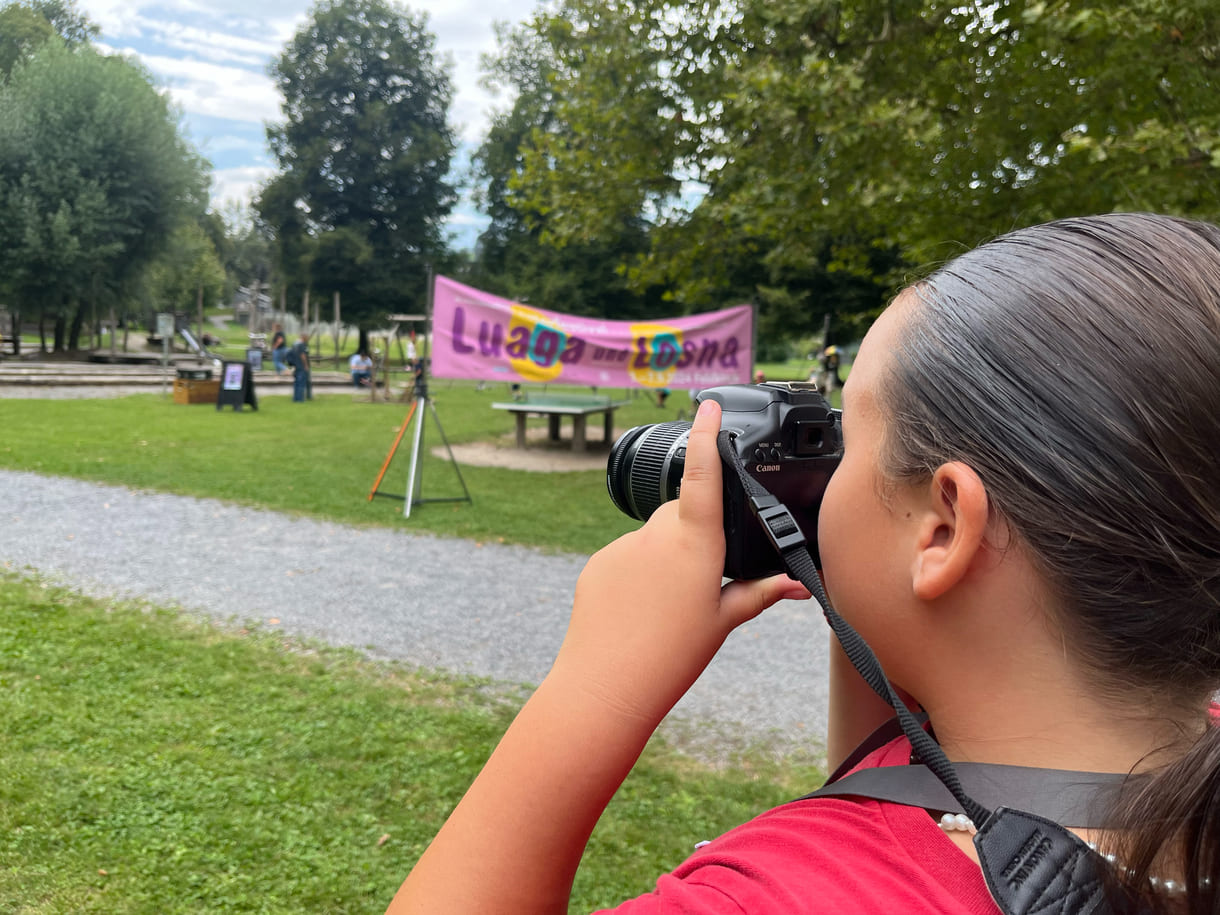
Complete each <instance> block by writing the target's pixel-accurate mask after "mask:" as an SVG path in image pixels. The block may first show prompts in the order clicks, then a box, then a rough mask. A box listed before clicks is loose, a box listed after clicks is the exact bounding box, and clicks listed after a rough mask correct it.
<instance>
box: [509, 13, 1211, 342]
mask: <svg viewBox="0 0 1220 915" xmlns="http://www.w3.org/2000/svg"><path fill="white" fill-rule="evenodd" d="M527 32H528V35H529V40H530V41H532V42H534V43H537V44H538V45H540V46H541V47H542V48H543V50H544V54H543V58H544V59H545V60H546V61H547V62H548V69H547V71H546V74H545V75H546V77H547V82H546V96H545V98H546V99H547V100H548V105H549V107H548V114H549V117H548V119H547V120H546V121H545V122H543V121H539V122H537V123H536V124H535V125H534V127H533V129H532V130H531V131H530V133H529V135H528V137H526V138H525V139H523V140H522V141H521V142H520V143H519V145H518V147H517V157H518V161H517V162H516V164H515V166H514V171H513V174H512V178H511V180H509V181H508V182H507V194H506V200H507V203H508V204H509V205H510V206H511V207H513V208H514V209H515V210H517V212H518V213H520V214H522V215H523V216H524V217H526V218H530V217H531V216H532V214H539V216H540V217H544V218H545V224H544V228H545V233H544V235H543V236H542V237H541V240H542V241H548V240H551V241H554V242H555V243H557V244H564V243H575V242H587V241H588V240H589V239H605V238H610V237H613V235H612V233H613V231H614V227H616V226H619V225H622V224H623V223H624V221H625V220H631V219H644V220H646V222H647V224H648V234H649V239H650V249H649V252H648V254H647V255H646V256H645V257H643V258H641V259H638V260H636V261H634V262H633V261H631V260H630V259H627V260H624V267H625V268H626V269H627V271H628V274H627V275H628V277H629V278H630V280H631V282H632V284H633V286H634V288H636V289H639V288H643V287H645V286H657V285H659V286H662V287H664V288H666V289H669V290H671V294H672V296H673V297H674V298H676V299H677V300H678V301H680V302H683V303H688V304H690V305H695V304H700V305H701V304H703V303H709V302H714V301H721V302H723V301H724V300H725V299H727V298H734V297H741V298H747V299H749V300H752V301H755V302H756V303H758V304H760V306H761V307H762V323H763V325H764V327H766V328H767V330H768V333H770V334H775V333H784V331H785V329H786V330H787V333H789V334H790V335H806V334H809V333H810V332H812V331H814V330H815V329H817V328H818V325H820V323H821V321H822V319H823V317H824V315H826V314H827V313H830V314H831V315H832V316H834V320H835V322H836V325H837V326H838V327H839V332H841V333H842V334H843V335H850V331H851V330H852V327H851V324H852V323H853V322H856V323H859V322H862V321H863V320H865V319H867V317H868V316H869V315H870V314H871V313H873V312H875V311H876V309H877V308H878V307H879V306H880V305H881V304H882V302H883V301H884V298H885V296H886V295H887V294H888V292H889V291H891V290H892V288H893V287H894V285H895V284H896V283H897V282H900V281H902V280H904V279H905V278H906V277H907V274H908V273H910V272H917V270H916V268H918V267H919V265H923V264H925V263H927V262H929V261H939V260H942V259H944V258H945V257H947V256H949V255H951V254H952V253H954V250H953V248H951V247H950V245H952V246H957V245H963V246H965V245H973V244H976V243H977V242H979V241H981V240H983V239H984V238H987V237H990V236H993V235H995V234H998V233H1000V232H1003V231H1006V230H1008V229H1011V228H1014V227H1017V226H1021V225H1026V224H1031V223H1035V222H1040V221H1044V220H1047V219H1051V218H1055V217H1060V216H1067V215H1078V214H1082V213H1091V212H1107V211H1111V210H1115V209H1150V210H1156V211H1165V212H1174V213H1182V214H1188V215H1192V216H1197V217H1202V218H1210V219H1217V218H1220V182H1218V181H1217V179H1218V178H1220V102H1217V99H1218V98H1220V93H1218V92H1217V89H1218V88H1220V87H1218V86H1217V73H1220V19H1217V17H1216V16H1215V12H1214V3H1212V2H1211V0H1184V2H1179V3H1173V4H1170V3H1167V2H1165V0H1134V2H1130V3H1122V4H1117V3H1112V2H1110V0H1071V2H1069V0H1000V2H996V3H987V4H978V3H961V2H958V0H952V2H950V0H899V2H894V0H712V2H710V3H705V4H703V5H702V6H701V7H700V8H699V10H698V12H697V14H696V13H695V11H694V10H693V9H692V7H690V5H689V4H684V3H678V2H673V0H605V2H603V0H564V2H560V3H558V4H556V5H554V6H552V7H547V8H545V9H544V10H543V11H542V12H540V13H539V14H538V15H537V16H536V17H535V18H534V19H533V20H532V21H531V22H530V23H529V24H528V25H527ZM835 335H836V336H838V335H839V333H836V334H835Z"/></svg>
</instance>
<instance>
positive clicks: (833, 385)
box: [818, 344, 843, 394]
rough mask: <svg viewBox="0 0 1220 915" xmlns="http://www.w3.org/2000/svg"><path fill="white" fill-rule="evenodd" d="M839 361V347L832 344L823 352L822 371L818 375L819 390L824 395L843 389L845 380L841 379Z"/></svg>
mask: <svg viewBox="0 0 1220 915" xmlns="http://www.w3.org/2000/svg"><path fill="white" fill-rule="evenodd" d="M839 361H840V356H839V348H838V347H837V346H835V345H833V344H831V345H830V346H828V347H826V349H824V350H822V357H821V366H822V371H821V372H820V373H819V375H818V388H819V389H820V390H821V392H822V393H823V394H829V393H830V392H831V391H837V390H838V389H839V388H841V387H843V380H842V379H841V378H840V377H839Z"/></svg>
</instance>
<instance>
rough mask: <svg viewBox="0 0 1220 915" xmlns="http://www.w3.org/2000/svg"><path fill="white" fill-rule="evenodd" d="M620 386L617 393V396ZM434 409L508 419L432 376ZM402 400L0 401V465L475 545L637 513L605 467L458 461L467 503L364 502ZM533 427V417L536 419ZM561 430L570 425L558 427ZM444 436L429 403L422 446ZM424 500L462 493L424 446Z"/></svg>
mask: <svg viewBox="0 0 1220 915" xmlns="http://www.w3.org/2000/svg"><path fill="white" fill-rule="evenodd" d="M619 393H620V394H621V392H619ZM432 395H433V398H434V401H435V406H436V415H437V417H439V419H440V423H441V425H442V426H443V428H444V432H445V435H446V437H447V438H448V439H449V440H450V441H451V442H454V443H456V442H466V441H472V440H478V439H487V438H494V437H496V436H499V435H506V434H508V433H510V432H511V430H512V428H513V418H512V417H511V416H509V415H508V414H507V413H505V412H503V411H497V410H492V409H491V407H490V404H491V403H492V402H493V401H496V400H503V399H505V398H506V397H507V391H506V389H505V386H504V385H499V386H497V388H496V389H489V390H485V391H476V390H475V388H474V386H473V385H472V384H465V383H454V384H452V385H451V386H450V385H447V384H446V383H445V382H438V383H434V385H433V390H432ZM683 404H685V405H686V406H687V407H688V408H689V401H688V400H687V396H686V394H685V393H682V392H677V393H675V395H674V397H673V398H672V399H671V401H670V408H669V409H667V410H666V411H665V412H664V413H662V411H660V410H658V409H657V407H656V406H655V405H654V404H653V403H652V402H651V401H650V400H648V399H647V398H645V397H639V398H636V399H635V400H634V401H632V403H631V404H630V405H629V406H627V407H625V408H623V409H622V410H620V411H619V414H618V417H617V419H616V429H617V430H618V431H623V430H625V429H626V428H628V427H629V426H631V425H636V424H639V423H643V422H657V421H658V420H660V419H664V418H670V419H672V418H673V417H674V416H675V415H676V412H677V409H678V408H679V407H680V406H682V405H683ZM409 408H410V405H409V404H400V403H392V404H384V403H377V404H368V403H356V402H353V400H352V398H351V395H349V394H335V395H319V396H318V397H317V398H315V399H314V400H313V401H312V402H310V403H305V404H294V403H292V402H291V401H290V400H289V398H287V397H284V396H276V397H264V398H261V399H260V401H259V409H258V411H257V412H254V411H250V410H243V411H242V412H240V413H239V412H235V411H233V410H231V409H225V410H224V411H217V410H216V409H215V408H214V407H212V406H209V405H207V404H196V405H190V406H187V405H182V404H175V403H173V402H172V400H170V399H168V398H162V397H161V396H160V395H159V394H146V395H137V396H133V397H125V398H118V399H112V400H0V429H3V432H2V433H0V467H6V468H10V469H16V470H31V471H35V472H37V473H42V474H54V475H63V476H70V477H77V478H80V479H86V480H95V481H99V482H107V483H115V484H120V485H124V486H132V487H136V488H144V489H155V490H163V491H166V492H174V493H180V494H184V495H195V496H210V497H213V498H218V499H224V500H228V501H232V502H237V503H241V504H245V505H255V506H261V507H265V508H270V509H276V510H280V511H288V512H300V513H303V514H307V515H311V516H314V517H319V518H326V519H329V520H333V521H339V522H344V523H350V524H368V525H385V526H392V527H405V528H407V529H411V530H421V531H431V532H433V533H436V534H442V535H452V536H457V537H467V538H471V539H474V540H479V541H499V540H502V541H504V542H508V543H522V544H533V545H537V546H541V547H546V548H562V549H565V550H571V551H576V552H585V553H591V552H594V551H595V550H597V549H600V548H601V547H602V546H604V545H605V544H606V543H607V542H609V541H610V540H612V539H613V538H615V537H617V536H618V535H619V534H622V533H624V532H626V531H628V530H631V529H632V528H633V527H635V526H637V524H638V522H635V521H633V520H632V519H630V518H628V517H626V516H625V515H623V514H621V513H620V512H619V511H618V510H617V509H616V508H614V506H613V505H612V504H611V502H610V499H609V497H608V496H607V494H606V485H605V472H604V471H603V470H589V471H582V472H571V473H530V472H526V471H519V470H506V469H501V468H491V467H472V466H468V465H463V466H461V473H462V478H463V479H464V480H465V482H466V485H467V487H468V488H469V489H470V493H471V497H472V499H473V504H466V503H454V504H441V503H437V504H424V505H421V506H418V507H417V508H415V509H413V510H412V514H411V518H410V519H409V520H407V519H404V518H403V515H402V502H401V500H394V499H385V498H376V499H374V500H373V501H371V502H370V501H369V500H368V493H369V491H370V489H371V488H372V486H373V482H374V480H375V479H376V478H377V473H378V471H379V470H380V468H381V465H382V463H383V462H384V461H385V458H386V455H387V454H388V453H389V451H390V448H391V446H392V445H393V442H394V438H395V436H396V434H397V431H398V429H399V427H400V426H401V425H402V423H403V421H404V420H405V419H406V415H407V411H408V409H409ZM538 422H539V424H541V422H542V421H541V420H538ZM564 429H565V435H568V434H570V431H569V429H568V426H567V424H565V426H564ZM440 444H441V438H440V435H439V433H438V431H437V427H436V424H435V422H434V421H433V419H432V416H431V413H429V415H428V417H427V421H426V424H425V427H424V445H425V448H424V451H425V452H427V451H429V450H430V446H436V445H440ZM410 453H411V448H410V441H409V440H407V439H404V441H403V443H402V444H401V445H400V446H399V448H398V451H397V453H396V456H395V459H394V461H393V463H392V464H391V466H390V468H389V471H388V472H387V474H386V477H385V481H384V482H383V484H382V489H383V490H384V491H386V492H390V493H398V494H402V493H405V492H406V477H407V469H408V464H409V458H410ZM421 487H422V492H423V495H424V497H425V498H428V497H432V498H439V497H447V496H460V495H461V494H462V488H461V485H460V482H459V480H458V477H457V475H456V473H455V471H454V469H453V466H452V465H451V464H450V463H449V461H448V460H447V459H441V458H435V457H432V456H431V455H430V454H425V456H424V459H423V477H422V484H421Z"/></svg>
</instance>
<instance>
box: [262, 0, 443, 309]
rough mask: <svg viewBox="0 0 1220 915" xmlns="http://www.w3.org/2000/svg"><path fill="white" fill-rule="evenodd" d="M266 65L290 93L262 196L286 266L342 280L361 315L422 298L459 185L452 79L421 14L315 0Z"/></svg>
mask: <svg viewBox="0 0 1220 915" xmlns="http://www.w3.org/2000/svg"><path fill="white" fill-rule="evenodd" d="M271 73H272V76H273V78H274V79H275V82H276V85H277V86H278V88H279V90H280V92H281V93H282V95H283V97H284V102H283V105H282V110H283V113H284V122H283V123H282V124H278V125H275V126H273V127H271V128H269V129H268V132H267V136H268V140H269V142H270V144H271V150H272V152H273V154H274V155H275V157H276V160H277V162H278V164H279V167H280V173H279V174H278V175H277V176H275V177H274V178H273V179H272V180H271V181H270V182H269V183H268V185H267V186H266V187H265V188H264V190H263V192H262V194H261V195H260V198H259V201H258V203H257V207H258V210H259V213H260V216H261V217H262V220H263V221H264V222H265V224H266V225H267V226H268V227H269V228H270V230H271V232H272V234H273V236H274V238H275V242H276V250H277V260H278V262H279V266H280V269H281V270H282V271H283V272H284V273H285V274H286V275H287V277H290V278H292V279H294V280H295V283H296V288H298V289H300V288H301V287H302V286H304V287H306V288H311V289H313V290H315V291H318V292H340V293H341V294H342V295H343V301H344V305H343V309H344V314H345V316H346V317H348V318H349V319H353V320H356V321H357V322H367V321H368V320H369V319H371V318H373V317H374V316H382V315H384V314H386V313H389V312H397V311H404V310H418V309H422V306H423V303H424V296H425V293H426V277H427V267H428V265H429V264H431V263H433V262H435V261H436V260H437V259H438V258H440V257H442V256H443V255H444V253H445V238H444V234H443V231H442V225H443V221H444V219H445V217H446V216H447V215H448V213H449V211H450V209H451V208H452V206H453V203H454V199H455V193H454V189H453V187H452V186H451V185H450V184H448V183H447V181H446V177H445V176H446V174H447V173H448V171H449V163H450V159H451V157H452V155H453V151H454V145H455V143H454V138H453V134H452V131H451V130H450V128H449V125H448V123H447V120H446V117H447V113H448V109H449V104H450V99H451V96H452V89H451V85H450V78H449V72H448V66H447V64H445V63H444V62H442V61H440V60H438V58H437V56H436V51H435V38H434V36H433V35H432V34H431V33H430V32H429V31H428V29H427V17H426V16H424V15H415V14H412V13H411V12H409V11H407V10H405V9H402V8H400V7H398V6H396V5H394V4H393V3H390V2H384V0H322V2H321V3H319V4H318V5H317V6H316V7H314V9H313V12H312V15H311V18H310V21H309V22H308V23H306V24H305V25H304V26H303V27H302V28H301V29H300V31H298V32H297V34H296V36H295V37H294V38H293V39H292V40H291V41H290V42H289V43H288V46H287V47H286V48H285V50H284V53H283V54H282V55H281V57H280V58H279V59H278V60H277V61H276V62H275V63H274V65H273V66H272V68H271ZM324 239H325V240H324ZM319 245H320V246H321V247H320V248H319ZM345 252H346V254H345ZM347 255H350V256H351V257H350V258H347ZM366 255H367V257H366ZM358 257H359V258H365V261H364V263H362V264H360V266H359V269H356V266H355V259H356V258H358ZM345 258H346V260H345ZM344 263H346V264H347V265H348V267H349V269H344V268H343V264H344ZM323 265H325V269H320V268H322V267H323Z"/></svg>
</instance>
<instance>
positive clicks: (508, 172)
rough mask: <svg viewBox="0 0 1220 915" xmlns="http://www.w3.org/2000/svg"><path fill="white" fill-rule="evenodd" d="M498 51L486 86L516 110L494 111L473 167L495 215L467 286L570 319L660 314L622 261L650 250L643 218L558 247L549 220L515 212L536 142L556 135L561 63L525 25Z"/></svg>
mask: <svg viewBox="0 0 1220 915" xmlns="http://www.w3.org/2000/svg"><path fill="white" fill-rule="evenodd" d="M497 31H498V38H499V43H500V53H499V54H498V55H494V56H488V57H486V58H485V59H484V61H483V66H484V68H485V69H486V70H487V71H488V76H487V78H486V79H485V83H486V84H487V85H488V86H489V87H490V88H493V89H496V90H505V89H506V90H510V91H511V94H512V99H513V101H512V104H511V106H510V107H509V108H508V109H507V110H505V111H502V112H500V113H499V114H497V115H496V116H495V117H494V119H493V121H492V125H491V129H490V131H489V132H488V135H487V138H486V139H485V140H484V142H483V144H482V145H481V146H480V148H479V149H478V151H477V152H476V153H475V156H474V162H473V171H474V177H475V180H476V184H475V195H474V196H475V201H476V203H477V204H478V205H479V206H480V208H481V209H482V210H483V212H485V213H487V214H488V215H489V216H490V224H489V225H488V227H487V229H486V230H485V231H484V232H483V233H482V234H481V235H480V236H479V242H478V249H477V257H476V260H475V262H474V263H473V264H472V265H471V267H470V270H469V276H468V277H467V278H468V280H469V281H470V282H472V283H474V284H475V285H480V286H482V287H484V288H486V289H489V290H493V291H495V292H496V293H497V294H500V295H504V296H508V297H511V298H514V299H518V300H522V301H530V302H533V303H535V304H537V305H539V306H542V307H548V308H555V309H558V310H560V311H565V312H569V313H573V314H587V315H596V316H599V317H604V318H612V319H627V318H632V317H645V316H656V315H658V314H660V313H661V311H662V310H664V309H665V308H667V307H668V308H670V309H672V307H673V306H672V305H669V306H667V305H666V304H665V303H664V302H663V301H662V299H661V295H660V291H659V290H657V289H650V288H645V289H643V290H637V289H633V288H631V286H630V284H629V283H628V280H627V277H626V275H625V272H624V270H623V269H622V267H623V265H624V264H626V263H630V262H632V261H633V260H634V259H636V258H638V257H640V256H641V255H643V254H644V253H645V252H646V251H647V250H648V232H647V226H646V225H645V224H644V221H643V220H642V219H641V218H640V217H639V216H638V215H635V214H632V213H628V214H626V215H625V216H624V217H623V219H622V220H621V221H620V222H618V223H616V224H614V225H612V226H607V227H605V229H604V230H603V231H602V232H600V233H598V234H597V235H596V236H589V237H588V238H581V239H573V240H570V241H566V242H564V243H562V244H555V243H553V242H552V240H551V238H550V233H549V232H548V219H547V215H546V214H545V213H544V212H542V211H540V210H539V209H537V208H532V207H525V206H514V205H513V203H512V202H511V191H510V185H511V183H512V182H513V181H514V179H515V178H516V176H517V175H518V174H519V172H520V170H521V167H522V160H521V149H522V147H523V145H524V144H526V143H528V142H529V140H530V138H531V136H533V135H534V134H535V132H538V133H545V132H546V131H549V130H553V129H559V128H560V125H558V124H557V122H556V121H555V117H554V113H553V112H554V102H555V100H554V98H553V97H552V95H551V92H550V85H551V76H552V73H553V71H554V65H555V64H554V61H553V60H552V59H551V57H550V55H549V51H550V48H549V46H548V45H547V44H546V43H545V42H543V41H541V40H539V39H538V38H537V36H536V35H533V34H531V33H530V32H529V30H526V29H520V28H518V29H514V30H509V29H507V27H505V26H503V25H501V26H498V27H497Z"/></svg>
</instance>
